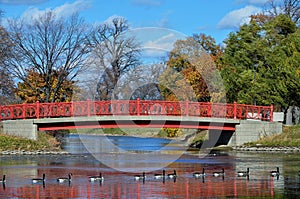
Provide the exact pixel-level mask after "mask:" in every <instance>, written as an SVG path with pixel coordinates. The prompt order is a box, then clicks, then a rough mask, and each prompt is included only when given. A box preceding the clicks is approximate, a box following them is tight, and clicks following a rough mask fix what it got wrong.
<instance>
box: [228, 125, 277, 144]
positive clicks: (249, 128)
mask: <svg viewBox="0 0 300 199" xmlns="http://www.w3.org/2000/svg"><path fill="white" fill-rule="evenodd" d="M280 133H282V123H281V122H265V121H257V120H240V124H238V125H236V126H235V132H234V133H233V134H232V136H231V139H230V140H229V142H228V145H229V146H239V145H243V144H245V143H247V142H253V141H257V140H259V139H260V138H262V137H265V136H270V135H274V134H280Z"/></svg>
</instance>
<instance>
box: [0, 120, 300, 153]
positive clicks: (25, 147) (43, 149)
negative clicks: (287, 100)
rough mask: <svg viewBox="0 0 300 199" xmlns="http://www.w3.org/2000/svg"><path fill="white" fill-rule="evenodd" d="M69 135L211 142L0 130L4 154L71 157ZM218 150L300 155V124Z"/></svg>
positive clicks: (147, 132)
mask: <svg viewBox="0 0 300 199" xmlns="http://www.w3.org/2000/svg"><path fill="white" fill-rule="evenodd" d="M68 134H89V135H103V136H106V135H110V136H136V137H157V138H169V139H176V140H179V141H183V142H185V143H186V144H188V145H189V146H190V147H191V148H194V149H197V148H200V147H201V144H202V143H203V142H204V141H205V140H206V139H207V137H208V133H207V131H200V132H196V131H195V130H191V129H190V130H187V129H185V130H184V133H183V132H182V131H181V130H179V131H178V130H168V131H164V130H158V129H150V128H149V129H147V128H144V129H130V130H126V131H123V130H122V129H89V130H84V129H77V130H70V131H55V132H38V139H37V140H36V141H34V140H30V139H26V138H20V137H15V136H8V135H5V134H3V133H2V130H1V129H0V154H4V155H5V154H67V152H65V151H63V150H62V149H61V146H60V145H61V143H62V139H63V137H64V136H66V135H68ZM213 149H214V150H220V151H231V150H234V151H249V152H251V151H255V152H259V151H261V152H283V153H286V152H297V153H300V125H297V126H284V127H283V132H282V133H281V134H276V135H272V136H266V137H263V138H261V139H260V140H258V141H256V142H250V143H246V144H244V145H242V146H237V147H229V146H224V145H222V146H216V147H214V148H213Z"/></svg>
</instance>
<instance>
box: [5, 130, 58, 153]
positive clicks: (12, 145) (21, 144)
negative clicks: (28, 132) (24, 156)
mask: <svg viewBox="0 0 300 199" xmlns="http://www.w3.org/2000/svg"><path fill="white" fill-rule="evenodd" d="M7 150H10V151H13V150H25V151H36V150H44V151H45V150H47V151H50V150H51V151H57V150H60V147H59V143H58V142H57V141H56V139H55V138H54V137H53V136H51V135H48V134H46V133H44V132H39V133H38V139H37V140H36V141H35V140H30V139H26V138H20V137H16V136H9V135H5V134H2V133H0V151H7Z"/></svg>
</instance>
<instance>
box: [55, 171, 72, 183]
mask: <svg viewBox="0 0 300 199" xmlns="http://www.w3.org/2000/svg"><path fill="white" fill-rule="evenodd" d="M71 177H72V173H69V177H68V178H57V182H59V183H63V182H71Z"/></svg>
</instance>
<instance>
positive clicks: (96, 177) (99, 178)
mask: <svg viewBox="0 0 300 199" xmlns="http://www.w3.org/2000/svg"><path fill="white" fill-rule="evenodd" d="M103 180H104V177H103V176H102V173H100V174H99V175H98V176H90V177H89V181H90V182H95V181H103Z"/></svg>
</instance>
